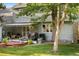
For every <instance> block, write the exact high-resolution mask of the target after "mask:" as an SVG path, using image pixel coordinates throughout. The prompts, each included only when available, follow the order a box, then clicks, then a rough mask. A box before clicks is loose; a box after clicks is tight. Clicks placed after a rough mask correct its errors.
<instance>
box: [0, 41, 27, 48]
mask: <svg viewBox="0 0 79 59" xmlns="http://www.w3.org/2000/svg"><path fill="white" fill-rule="evenodd" d="M25 45H27V42H8V43H2V42H1V43H0V47H7V46H14V47H20V46H25Z"/></svg>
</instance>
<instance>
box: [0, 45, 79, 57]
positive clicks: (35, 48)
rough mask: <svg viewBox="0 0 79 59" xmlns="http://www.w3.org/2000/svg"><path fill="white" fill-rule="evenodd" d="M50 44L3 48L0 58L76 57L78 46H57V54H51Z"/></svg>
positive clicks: (0, 49)
mask: <svg viewBox="0 0 79 59" xmlns="http://www.w3.org/2000/svg"><path fill="white" fill-rule="evenodd" d="M52 47H53V46H52V45H51V44H42V45H31V46H27V45H26V46H24V47H17V48H15V47H4V48H0V56H53V55H59V56H62V55H64V56H69V55H72V56H78V55H79V44H66V45H59V51H58V53H57V54H54V53H53V52H52Z"/></svg>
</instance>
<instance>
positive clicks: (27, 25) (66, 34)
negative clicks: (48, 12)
mask: <svg viewBox="0 0 79 59" xmlns="http://www.w3.org/2000/svg"><path fill="white" fill-rule="evenodd" d="M24 6H25V4H22V3H20V4H16V5H15V6H14V7H12V8H11V9H9V10H7V9H6V10H0V11H1V12H0V15H4V20H6V21H5V22H4V24H5V25H4V26H3V29H2V26H0V40H1V39H2V31H5V32H13V33H20V34H22V35H26V33H27V31H28V29H29V30H30V31H37V32H39V33H44V34H45V35H46V40H47V41H51V40H52V37H53V35H52V31H53V29H52V26H51V21H52V20H51V16H48V18H47V19H46V21H45V22H43V23H42V22H39V21H38V22H37V23H38V24H35V25H34V24H33V23H32V21H31V17H30V16H20V17H18V18H17V17H16V14H18V12H20V11H21V9H22V8H24ZM2 11H5V12H2ZM6 15H7V16H6ZM37 16H41V14H36V17H37ZM34 26H35V27H34ZM60 40H61V41H63V42H66V41H67V42H68V41H69V42H72V41H73V40H74V39H73V22H71V21H65V24H64V25H63V28H62V29H61V32H60Z"/></svg>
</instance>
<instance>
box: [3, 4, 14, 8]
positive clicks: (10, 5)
mask: <svg viewBox="0 0 79 59" xmlns="http://www.w3.org/2000/svg"><path fill="white" fill-rule="evenodd" d="M4 5H5V6H6V7H7V8H10V7H12V6H14V5H16V3H4Z"/></svg>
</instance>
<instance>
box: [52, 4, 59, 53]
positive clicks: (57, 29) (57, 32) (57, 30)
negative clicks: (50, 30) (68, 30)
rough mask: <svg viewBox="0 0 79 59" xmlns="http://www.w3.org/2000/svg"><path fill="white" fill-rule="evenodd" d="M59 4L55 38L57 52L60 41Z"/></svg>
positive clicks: (55, 50) (54, 48)
mask: <svg viewBox="0 0 79 59" xmlns="http://www.w3.org/2000/svg"><path fill="white" fill-rule="evenodd" d="M59 16H60V15H59V5H58V6H57V18H56V32H55V39H54V46H53V51H54V52H55V53H56V52H57V51H58V41H59V23H60V21H59Z"/></svg>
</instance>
